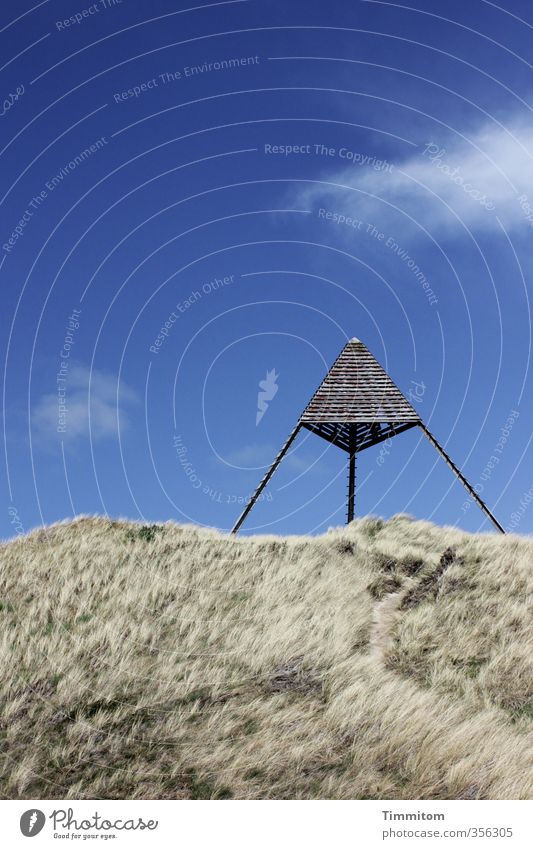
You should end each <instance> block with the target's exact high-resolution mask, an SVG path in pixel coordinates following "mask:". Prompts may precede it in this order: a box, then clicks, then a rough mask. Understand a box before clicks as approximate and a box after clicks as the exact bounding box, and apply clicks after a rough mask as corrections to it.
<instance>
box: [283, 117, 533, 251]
mask: <svg viewBox="0 0 533 849" xmlns="http://www.w3.org/2000/svg"><path fill="white" fill-rule="evenodd" d="M324 179H327V180H328V181H331V182H335V183H340V184H342V185H344V186H347V187H349V188H352V189H356V190H358V191H354V192H347V191H345V190H342V189H338V188H335V187H327V186H320V185H314V186H313V187H311V188H308V189H304V190H303V191H302V192H301V193H300V195H299V198H298V201H299V202H302V203H306V204H308V205H309V204H310V205H311V206H308V208H311V207H313V208H315V209H316V207H317V206H322V207H327V208H328V209H329V210H331V211H335V212H343V213H346V212H347V213H348V214H350V215H352V216H353V217H355V218H356V219H359V220H362V221H363V222H365V223H367V222H369V221H370V222H372V223H379V221H380V220H381V219H383V218H384V217H386V218H387V219H388V218H389V217H391V216H393V217H394V220H395V221H396V222H397V223H398V224H399V223H400V222H401V223H402V224H403V226H405V227H407V228H408V229H413V231H416V229H417V223H418V224H420V225H422V226H423V227H426V228H428V229H429V230H433V229H434V228H435V227H437V226H438V227H446V228H453V229H454V230H457V229H458V228H461V229H462V224H461V222H463V223H464V225H465V226H466V227H468V228H472V229H479V228H482V229H493V228H497V229H500V225H499V223H498V219H499V220H500V221H501V222H502V224H503V226H504V227H505V228H506V229H515V228H521V229H522V230H523V231H524V232H527V228H531V227H533V126H528V127H526V126H517V125H514V126H513V125H511V126H509V127H507V129H504V128H502V127H499V126H494V125H491V126H490V127H483V128H481V129H480V130H478V132H477V133H476V134H474V135H473V136H471V137H470V138H469V139H467V138H464V139H463V138H461V139H459V140H458V139H457V136H454V137H453V139H452V140H450V139H444V140H441V139H439V138H437V137H435V138H428V139H427V140H426V141H424V142H423V143H421V144H420V145H419V147H418V149H417V151H416V152H414V153H412V154H411V155H410V157H409V158H408V159H406V160H404V161H403V162H400V163H398V164H396V165H394V167H393V168H392V169H391V170H388V169H383V170H375V169H373V168H370V167H368V166H365V165H351V166H350V167H349V168H343V169H341V170H339V171H338V172H337V173H336V174H334V175H333V176H332V175H331V174H330V175H328V176H327V177H324ZM382 201H385V202H386V203H383V202H382ZM387 204H389V206H388V205H387ZM528 204H529V205H530V207H531V209H529V208H528ZM393 207H397V208H398V210H399V212H397V211H396V210H395V209H394V208H393ZM402 213H405V214H402ZM528 215H530V216H531V220H528ZM410 217H411V218H412V219H414V222H416V223H412V222H411V223H410V221H409V218H410ZM344 230H345V232H346V234H347V235H349V233H348V231H349V228H348V227H346V228H344ZM341 232H342V231H341Z"/></svg>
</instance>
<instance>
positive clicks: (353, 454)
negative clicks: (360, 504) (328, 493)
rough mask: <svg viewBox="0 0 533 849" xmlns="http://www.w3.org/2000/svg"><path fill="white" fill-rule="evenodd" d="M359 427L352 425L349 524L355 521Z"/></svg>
mask: <svg viewBox="0 0 533 849" xmlns="http://www.w3.org/2000/svg"><path fill="white" fill-rule="evenodd" d="M356 436H357V427H356V425H350V436H349V441H350V459H349V461H348V516H347V524H350V522H353V518H354V515H355V461H356V454H357V440H356Z"/></svg>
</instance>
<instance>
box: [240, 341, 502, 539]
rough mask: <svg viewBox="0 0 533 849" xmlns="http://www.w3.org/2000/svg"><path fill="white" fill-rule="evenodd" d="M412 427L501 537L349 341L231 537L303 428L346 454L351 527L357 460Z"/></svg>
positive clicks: (384, 377)
mask: <svg viewBox="0 0 533 849" xmlns="http://www.w3.org/2000/svg"><path fill="white" fill-rule="evenodd" d="M412 427H419V428H421V430H422V431H423V432H424V434H425V435H426V437H427V438H428V439H429V441H430V442H431V444H432V445H433V446H434V447H435V448H436V449H437V451H438V452H439V453H440V455H441V456H442V457H443V458H444V460H445V461H446V463H447V464H448V466H449V467H450V468H451V469H452V471H453V472H454V474H455V475H456V476H457V477H458V478H459V480H460V481H461V483H462V484H463V486H464V487H465V488H466V490H467V491H468V493H469V494H470V495H471V497H472V498H473V499H474V501H475V502H476V503H477V504H478V505H479V507H480V508H481V509H482V510H483V512H484V513H485V514H486V515H487V516H488V518H489V519H490V520H491V522H492V523H493V524H494V525H495V527H496V528H497V529H498V530H499V531H501V533H505V530H504V529H503V527H502V526H501V525H500V523H499V522H498V521H497V519H496V518H495V517H494V516H493V514H492V513H491V511H490V510H489V508H488V507H487V505H486V504H485V502H484V501H483V500H482V499H481V498H480V497H479V495H478V494H477V492H476V491H475V490H474V489H473V487H472V486H471V485H470V484H469V482H468V481H467V479H466V478H465V476H464V475H463V474H462V472H460V471H459V469H458V468H457V466H456V465H455V464H454V463H453V461H452V460H451V459H450V457H449V456H448V454H447V453H446V451H445V450H444V448H442V446H441V445H440V444H439V442H438V441H437V439H436V438H435V437H434V436H433V434H432V433H431V432H430V431H429V429H428V428H427V427H426V425H425V424H424V423H423V422H422V420H421V418H420V416H419V415H418V413H417V412H416V410H415V409H414V408H413V407H412V406H411V404H410V403H409V402H408V400H407V399H406V397H405V396H404V395H403V394H402V392H401V391H400V390H399V389H398V387H397V386H396V384H395V383H393V381H392V380H391V378H390V377H389V375H388V374H387V372H386V371H385V370H384V369H383V368H382V366H380V364H379V363H378V361H377V360H376V359H375V357H374V356H373V355H372V354H371V353H370V351H369V350H368V348H367V347H366V346H365V345H364V344H363V343H362V342H361V341H360V340H359V339H351V340H350V341H349V342H348V343H347V344H346V345H345V346H344V348H343V349H342V351H341V352H340V354H339V356H338V357H337V359H336V360H335V362H334V363H333V365H332V366H331V368H330V369H329V371H328V373H327V374H326V376H325V378H324V380H323V381H322V383H321V384H320V386H319V387H318V389H317V390H316V392H315V393H314V395H313V397H312V398H311V400H310V401H309V404H308V405H307V407H306V408H305V410H304V411H303V413H302V415H301V416H300V418H299V419H298V423H297V425H296V427H295V428H294V430H293V431H292V432H291V434H290V435H289V438H288V439H287V441H286V442H285V444H284V445H283V447H282V448H281V450H280V451H279V453H278V454H277V456H276V458H275V459H274V462H273V463H272V465H271V466H270V468H269V469H268V471H267V473H266V474H265V475H264V477H263V479H262V480H261V482H260V484H259V486H258V487H257V489H256V491H255V492H254V494H253V496H252V498H251V499H250V502H249V503H248V504H247V505H246V507H245V509H244V510H243V512H242V513H241V515H240V516H239V518H238V520H237V522H236V523H235V525H234V527H233V528H232V531H231V532H232V533H237V531H238V530H239V528H240V527H241V525H242V523H243V522H244V520H245V519H246V517H247V516H248V514H249V512H250V510H251V509H252V507H253V506H254V504H255V503H256V501H257V499H258V498H259V496H260V495H261V493H262V491H263V490H264V488H265V487H266V485H267V484H268V482H269V480H270V478H271V477H272V475H273V474H274V472H275V471H276V469H277V467H278V466H279V464H280V463H281V461H282V459H283V457H284V456H285V454H286V453H287V451H288V450H289V448H290V446H291V445H292V443H293V442H294V440H295V439H296V436H297V435H298V433H299V431H300V430H301V428H306V429H307V430H310V431H311V432H312V433H316V434H317V436H320V437H322V439H326V440H327V441H328V442H331V443H333V444H334V445H336V446H337V447H338V448H341V449H342V450H343V451H346V452H347V453H348V456H349V460H348V502H347V521H348V522H351V521H352V519H353V518H354V514H355V464H356V457H357V454H358V453H359V452H360V451H364V449H365V448H370V447H371V446H373V445H378V444H379V443H380V442H383V441H384V440H386V439H389V438H390V437H392V436H397V435H398V434H399V433H403V432H404V431H406V430H409V429H410V428H412Z"/></svg>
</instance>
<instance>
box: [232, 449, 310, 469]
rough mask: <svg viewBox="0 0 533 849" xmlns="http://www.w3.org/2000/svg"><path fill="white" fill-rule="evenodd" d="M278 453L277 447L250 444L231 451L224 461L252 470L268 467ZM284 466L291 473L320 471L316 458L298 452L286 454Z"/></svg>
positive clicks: (283, 461)
mask: <svg viewBox="0 0 533 849" xmlns="http://www.w3.org/2000/svg"><path fill="white" fill-rule="evenodd" d="M278 451H279V445H278V446H277V447H276V446H275V445H270V444H268V443H256V442H255V443H250V444H249V445H243V446H242V447H241V448H237V449H236V450H235V451H231V452H230V453H229V454H227V455H226V457H225V460H226V462H227V463H231V464H233V465H235V466H242V467H244V468H248V469H253V468H257V467H265V466H269V465H270V464H271V463H272V462H273V461H274V458H275V456H276V454H277V453H278ZM282 463H283V465H284V466H287V467H288V468H289V469H291V470H292V471H293V472H304V471H306V470H310V469H311V468H312V469H313V470H314V471H318V470H322V464H321V463H320V461H318V462H317V461H316V458H314V457H313V458H311V457H305V456H303V455H302V454H301V453H298V451H292V452H290V453H289V454H286V455H285V457H284V458H283V460H282Z"/></svg>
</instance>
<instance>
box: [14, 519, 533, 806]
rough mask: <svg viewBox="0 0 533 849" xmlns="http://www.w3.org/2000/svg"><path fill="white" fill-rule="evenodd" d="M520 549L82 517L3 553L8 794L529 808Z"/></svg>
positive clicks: (389, 535) (528, 672)
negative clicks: (443, 802) (248, 535)
mask: <svg viewBox="0 0 533 849" xmlns="http://www.w3.org/2000/svg"><path fill="white" fill-rule="evenodd" d="M532 560H533V541H530V540H527V539H521V538H519V537H513V536H508V537H505V538H500V537H495V536H472V535H467V534H464V533H462V532H459V531H456V530H452V529H450V528H445V529H442V528H437V527H435V526H433V525H430V524H428V523H423V522H414V521H412V520H410V519H409V518H408V517H405V516H399V517H396V518H394V519H392V520H390V521H388V522H382V521H380V520H377V519H371V518H370V519H364V520H358V521H356V522H354V523H353V524H352V525H350V526H349V527H347V528H342V529H338V530H334V531H330V532H329V533H328V534H326V535H324V536H322V537H319V538H314V539H309V538H299V537H291V538H277V537H266V536H265V537H255V538H253V539H245V538H243V539H239V538H237V539H235V538H231V537H227V536H224V535H222V534H219V533H217V532H214V531H205V530H199V529H196V528H193V527H187V526H178V525H174V524H165V525H161V526H157V527H149V528H147V527H142V526H140V525H135V524H132V523H127V522H112V521H109V520H105V519H96V518H80V519H78V520H76V521H75V522H72V523H64V524H59V525H55V526H53V527H51V528H49V529H48V530H47V531H37V532H34V533H32V534H31V535H29V536H28V537H25V538H21V539H19V540H17V541H15V542H11V543H9V544H6V545H3V546H1V547H0V568H1V571H0V635H1V636H0V639H1V663H2V670H3V675H2V684H1V696H0V701H1V704H0V740H1V751H2V761H1V775H0V795H1V796H2V798H38V797H42V798H58V797H67V798H93V799H94V798H184V799H186V798H217V799H223V798H231V797H233V798H277V799H289V798H299V799H308V798H337V799H350V798H384V799H385V798H388V799H391V798H392V799H394V798H397V799H409V798H428V799H434V798H442V799H449V798H479V799H487V798H488V799H500V798H529V797H530V796H531V791H532V785H533V775H532V764H533V735H532V728H533V674H532V668H531V654H532V652H531V649H532V629H531V622H532V616H531V612H532V611H531V598H532V590H533V569H532Z"/></svg>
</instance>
